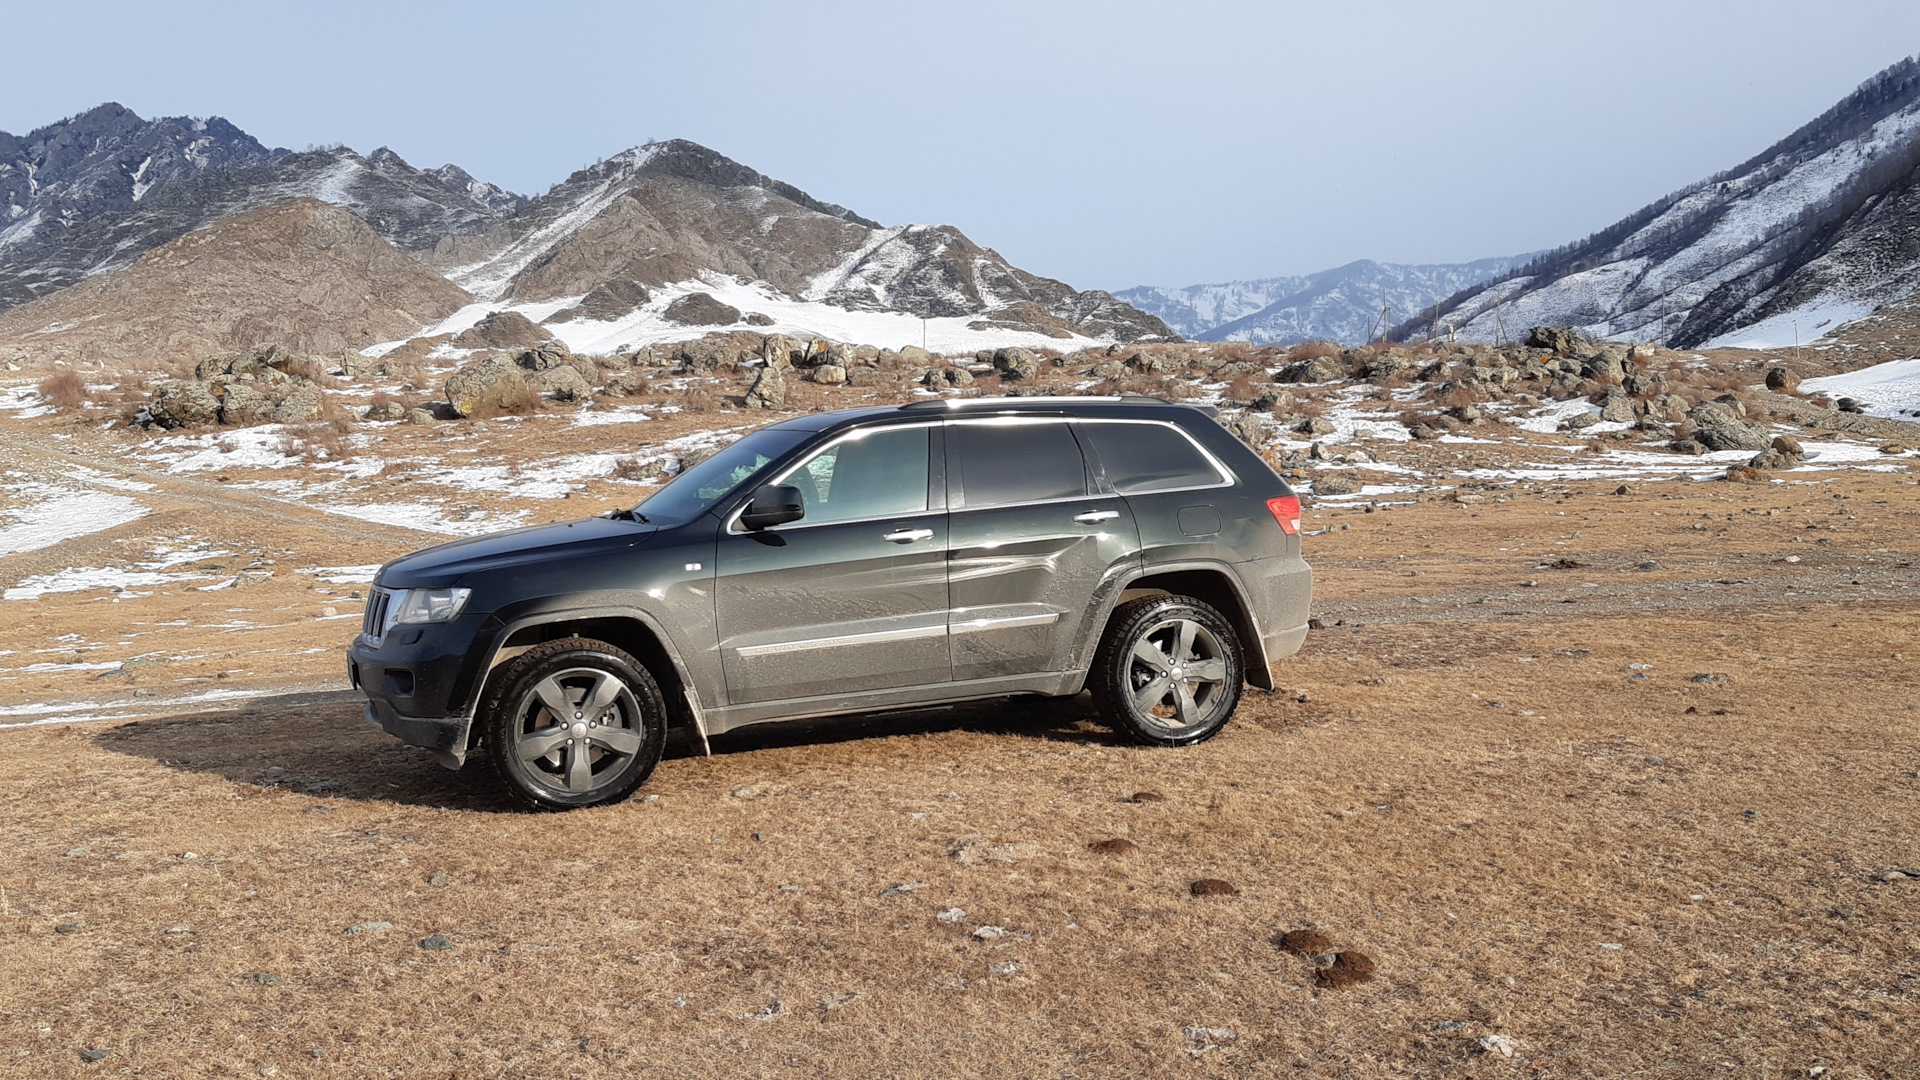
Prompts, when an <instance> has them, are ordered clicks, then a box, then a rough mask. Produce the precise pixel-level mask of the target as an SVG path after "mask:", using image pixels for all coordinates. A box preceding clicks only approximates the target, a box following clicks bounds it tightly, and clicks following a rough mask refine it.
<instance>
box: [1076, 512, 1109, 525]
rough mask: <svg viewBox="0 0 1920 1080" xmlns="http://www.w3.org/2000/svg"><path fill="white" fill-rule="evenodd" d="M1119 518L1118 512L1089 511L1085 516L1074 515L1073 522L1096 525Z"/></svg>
mask: <svg viewBox="0 0 1920 1080" xmlns="http://www.w3.org/2000/svg"><path fill="white" fill-rule="evenodd" d="M1119 516H1120V511H1118V510H1089V511H1087V512H1086V513H1084V514H1075V515H1073V520H1075V521H1077V522H1079V523H1080V524H1082V525H1094V524H1098V523H1099V522H1102V521H1112V520H1113V519H1114V518H1117V517H1119Z"/></svg>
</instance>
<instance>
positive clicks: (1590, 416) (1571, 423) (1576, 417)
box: [1560, 409, 1600, 431]
mask: <svg viewBox="0 0 1920 1080" xmlns="http://www.w3.org/2000/svg"><path fill="white" fill-rule="evenodd" d="M1599 422H1600V414H1599V413H1597V412H1589V411H1587V410H1585V409H1582V410H1580V411H1579V412H1577V413H1574V414H1573V415H1572V416H1569V417H1567V418H1566V419H1565V420H1562V421H1560V428H1561V430H1563V431H1582V430H1585V429H1586V428H1590V427H1592V426H1593V425H1595V424H1597V423H1599Z"/></svg>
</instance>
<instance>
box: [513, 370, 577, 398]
mask: <svg viewBox="0 0 1920 1080" xmlns="http://www.w3.org/2000/svg"><path fill="white" fill-rule="evenodd" d="M522 379H523V380H524V381H525V382H526V384H527V389H529V390H531V391H533V392H534V393H536V394H546V395H548V396H549V397H551V398H553V399H554V400H555V401H585V400H587V399H588V398H590V397H592V396H593V384H592V383H589V382H588V381H587V377H586V376H585V375H582V374H580V369H578V368H576V367H573V366H572V365H570V364H562V365H559V366H557V367H550V368H545V369H543V370H540V371H536V372H534V373H533V374H531V375H524V376H522Z"/></svg>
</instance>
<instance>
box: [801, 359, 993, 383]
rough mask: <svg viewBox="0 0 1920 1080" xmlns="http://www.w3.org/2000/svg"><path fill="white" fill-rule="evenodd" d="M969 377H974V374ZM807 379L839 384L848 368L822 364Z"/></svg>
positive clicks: (845, 375)
mask: <svg viewBox="0 0 1920 1080" xmlns="http://www.w3.org/2000/svg"><path fill="white" fill-rule="evenodd" d="M929 377H931V376H929ZM967 378H968V379H972V378H973V376H971V375H969V376H967ZM807 379H808V381H810V382H816V383H819V384H820V385H822V386H839V385H840V384H842V383H844V382H846V381H847V369H846V368H843V367H841V366H840V365H838V364H821V365H820V366H819V367H817V368H814V369H813V370H812V371H810V372H808V373H807Z"/></svg>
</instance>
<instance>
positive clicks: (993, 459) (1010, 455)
mask: <svg viewBox="0 0 1920 1080" xmlns="http://www.w3.org/2000/svg"><path fill="white" fill-rule="evenodd" d="M948 431H949V434H948V438H949V440H950V442H949V444H948V445H949V446H951V447H952V448H953V449H952V450H951V451H950V453H951V454H952V457H953V460H955V461H956V462H958V464H959V472H960V489H961V498H962V500H963V505H965V506H969V507H975V506H1006V505H1009V504H1011V503H1030V502H1045V501H1047V500H1050V499H1071V498H1079V497H1081V496H1083V495H1085V494H1086V493H1087V467H1086V462H1085V459H1084V458H1083V457H1082V456H1081V454H1080V444H1079V443H1078V442H1076V441H1075V440H1074V437H1073V430H1072V429H1071V428H1070V427H1068V426H1067V425H1066V424H1064V423H1042V424H994V423H986V424H955V425H953V426H952V427H951V428H949V429H948Z"/></svg>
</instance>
